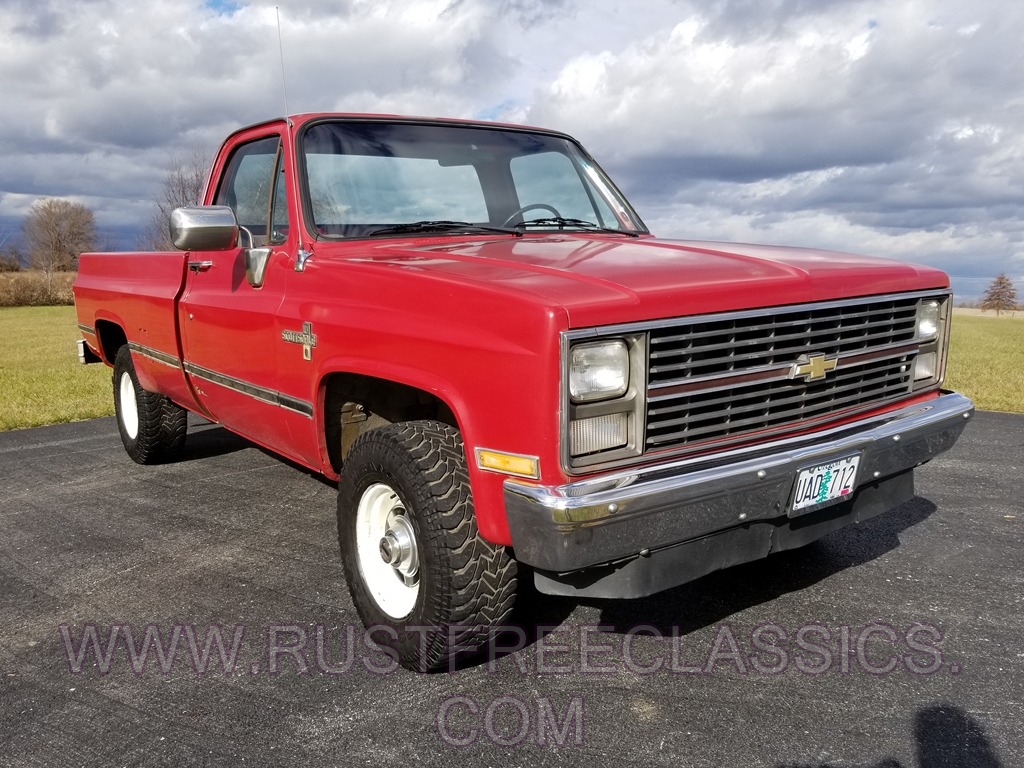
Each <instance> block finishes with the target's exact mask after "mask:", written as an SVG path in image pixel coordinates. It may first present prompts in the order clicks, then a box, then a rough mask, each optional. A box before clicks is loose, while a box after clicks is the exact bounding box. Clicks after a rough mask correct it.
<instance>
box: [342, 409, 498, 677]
mask: <svg viewBox="0 0 1024 768" xmlns="http://www.w3.org/2000/svg"><path fill="white" fill-rule="evenodd" d="M389 537H390V538H389ZM384 539H388V542H387V543H385V542H384V541H383V540H384ZM338 540H339V543H340V546H341V556H342V563H343V565H344V567H345V579H346V581H347V582H348V587H349V591H350V593H351V595H352V601H353V602H354V603H355V606H356V610H357V611H358V612H359V616H360V618H361V619H362V620H363V623H364V624H365V625H366V626H367V627H374V626H380V625H385V626H387V627H392V628H393V629H394V634H395V635H396V636H397V639H395V638H393V637H391V636H385V634H386V633H384V632H376V633H374V635H373V637H374V640H375V641H376V642H378V643H379V644H382V645H385V646H387V647H389V648H392V649H394V651H395V652H396V654H397V658H398V661H399V663H401V665H402V666H403V667H406V668H407V669H412V670H416V671H419V672H428V671H431V670H439V669H443V668H444V667H445V666H446V665H447V664H448V663H449V660H450V659H451V658H452V657H453V656H455V655H456V654H458V653H471V652H473V651H474V650H475V649H478V648H479V647H480V646H481V645H482V644H483V643H484V642H485V641H486V639H487V637H488V631H489V629H490V628H492V627H496V626H499V625H501V624H502V623H503V622H506V621H507V620H508V618H509V616H510V615H511V613H512V606H513V603H514V602H515V595H516V562H515V560H513V559H512V557H510V556H509V554H508V552H507V551H506V548H505V547H503V546H499V545H496V544H492V543H490V542H488V541H486V540H484V539H483V538H482V537H481V536H480V533H479V531H478V530H477V525H476V516H475V513H474V511H473V500H472V496H471V493H470V486H469V474H468V472H467V470H466V458H465V450H464V448H463V443H462V437H461V435H460V434H459V432H458V430H456V429H453V428H452V427H450V426H448V425H446V424H441V423H439V422H434V421H410V422H403V423H398V424H389V425H387V426H384V427H380V428H378V429H374V430H372V431H370V432H366V433H365V434H363V435H360V436H359V438H358V439H357V440H356V441H355V443H354V444H353V445H352V449H351V451H350V452H349V454H348V456H347V457H346V458H345V464H344V466H343V468H342V472H341V482H340V483H339V485H338ZM386 556H387V557H390V558H391V559H390V560H389V561H387V562H386V561H385V559H384V558H385V557H386ZM413 627H415V628H417V629H412V628H413Z"/></svg>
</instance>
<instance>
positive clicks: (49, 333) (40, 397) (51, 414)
mask: <svg viewBox="0 0 1024 768" xmlns="http://www.w3.org/2000/svg"><path fill="white" fill-rule="evenodd" d="M79 338H81V333H80V332H79V330H78V326H77V324H76V320H75V308H74V307H4V308H0V430H5V429H21V428H24V427H38V426H40V425H42V424H56V423H58V422H62V421H78V420H80V419H92V418H95V417H97V416H110V415H111V414H112V413H113V412H114V401H113V396H112V395H111V385H110V369H109V368H107V366H105V365H79V364H78V356H77V353H76V352H75V340H76V339H79Z"/></svg>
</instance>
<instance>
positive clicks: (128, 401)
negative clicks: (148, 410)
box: [119, 371, 139, 440]
mask: <svg viewBox="0 0 1024 768" xmlns="http://www.w3.org/2000/svg"><path fill="white" fill-rule="evenodd" d="M119 399H120V401H121V423H122V424H123V425H124V431H125V432H127V433H128V437H130V438H131V439H132V440H134V439H135V438H136V437H138V435H139V406H138V403H136V402H135V385H134V384H133V383H132V377H131V375H129V374H128V372H127V371H125V372H124V373H122V374H121V385H120V397H119Z"/></svg>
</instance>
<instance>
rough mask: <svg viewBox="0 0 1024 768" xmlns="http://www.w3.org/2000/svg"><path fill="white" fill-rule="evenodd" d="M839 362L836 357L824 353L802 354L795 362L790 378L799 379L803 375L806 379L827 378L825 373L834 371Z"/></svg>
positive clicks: (817, 379) (790, 371)
mask: <svg viewBox="0 0 1024 768" xmlns="http://www.w3.org/2000/svg"><path fill="white" fill-rule="evenodd" d="M838 364H839V359H838V358H835V357H825V356H824V355H810V356H807V355H801V356H800V359H799V360H797V361H796V362H795V363H793V367H792V368H790V370H789V378H791V379H798V378H801V377H803V379H804V381H819V380H820V379H824V378H825V374H826V373H828V372H829V371H834V370H835V369H836V366H837V365H838Z"/></svg>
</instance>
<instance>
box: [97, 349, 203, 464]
mask: <svg viewBox="0 0 1024 768" xmlns="http://www.w3.org/2000/svg"><path fill="white" fill-rule="evenodd" d="M125 371H127V372H128V374H129V375H130V376H131V379H132V383H133V384H134V385H135V403H136V406H137V408H138V411H139V432H138V434H137V435H136V436H135V438H134V439H133V438H131V437H129V436H128V434H127V432H125V429H124V426H123V425H122V423H121V404H120V392H119V390H120V381H121V374H122V373H124V372H125ZM113 385H114V403H115V411H116V412H117V426H118V430H119V431H120V433H121V440H122V442H123V443H124V448H125V451H127V452H128V455H129V456H130V457H131V458H132V460H133V461H135V462H136V463H137V464H161V463H164V462H169V461H174V460H175V459H177V458H179V457H180V456H181V454H182V452H183V450H184V448H185V438H186V436H187V432H188V411H186V410H185V409H184V408H182V407H181V406H180V405H178V404H176V403H175V402H173V401H172V400H171V399H170V398H168V397H166V396H164V395H161V394H158V393H156V392H149V391H147V390H145V389H143V388H142V387H141V385H140V384H139V378H138V376H137V375H136V374H135V365H134V363H133V362H132V353H131V350H129V349H128V345H124V346H122V347H121V348H120V349H119V350H118V351H117V356H116V357H115V358H114V378H113Z"/></svg>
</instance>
